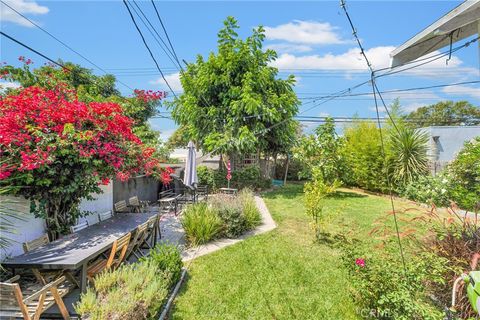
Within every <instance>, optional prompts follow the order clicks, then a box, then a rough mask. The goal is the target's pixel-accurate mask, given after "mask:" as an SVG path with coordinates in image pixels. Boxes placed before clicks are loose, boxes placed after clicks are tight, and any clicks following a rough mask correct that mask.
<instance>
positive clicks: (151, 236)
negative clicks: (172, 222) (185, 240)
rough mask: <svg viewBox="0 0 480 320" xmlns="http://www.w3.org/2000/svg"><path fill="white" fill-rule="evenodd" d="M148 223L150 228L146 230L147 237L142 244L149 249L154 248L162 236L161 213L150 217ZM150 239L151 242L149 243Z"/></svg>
mask: <svg viewBox="0 0 480 320" xmlns="http://www.w3.org/2000/svg"><path fill="white" fill-rule="evenodd" d="M146 223H147V224H148V228H147V231H146V238H145V240H144V241H143V243H142V245H143V244H145V245H146V246H147V248H148V249H152V248H153V247H154V246H155V245H156V244H157V238H161V237H162V234H161V233H160V215H159V214H156V215H154V216H152V217H150V218H148V220H147V222H146ZM149 240H150V242H151V243H149Z"/></svg>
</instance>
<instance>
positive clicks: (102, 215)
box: [98, 210, 113, 222]
mask: <svg viewBox="0 0 480 320" xmlns="http://www.w3.org/2000/svg"><path fill="white" fill-rule="evenodd" d="M111 217H113V211H112V210H108V211H105V212H102V213H99V214H98V221H100V222H101V221H105V220H107V219H110V218H111Z"/></svg>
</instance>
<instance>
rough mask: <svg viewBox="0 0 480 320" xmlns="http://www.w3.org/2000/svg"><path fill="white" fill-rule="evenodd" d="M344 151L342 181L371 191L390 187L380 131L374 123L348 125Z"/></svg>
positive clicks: (361, 122) (345, 133)
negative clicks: (344, 168)
mask: <svg viewBox="0 0 480 320" xmlns="http://www.w3.org/2000/svg"><path fill="white" fill-rule="evenodd" d="M344 139H345V143H344V147H343V148H342V150H341V152H342V154H343V157H344V158H345V165H346V167H347V169H346V170H345V172H344V175H343V177H342V181H343V182H344V183H345V184H347V185H350V186H357V187H360V188H364V189H366V190H370V191H380V192H385V191H387V190H388V183H387V182H388V181H387V172H386V168H385V165H384V164H385V162H384V159H383V155H382V145H381V140H380V132H379V130H378V128H377V127H376V125H375V123H373V122H368V121H358V122H355V123H354V124H353V125H352V126H350V127H347V128H345V131H344Z"/></svg>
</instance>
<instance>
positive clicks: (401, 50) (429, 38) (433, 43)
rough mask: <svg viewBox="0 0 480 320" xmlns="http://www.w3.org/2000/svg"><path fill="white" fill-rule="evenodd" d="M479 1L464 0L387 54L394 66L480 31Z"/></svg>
mask: <svg viewBox="0 0 480 320" xmlns="http://www.w3.org/2000/svg"><path fill="white" fill-rule="evenodd" d="M479 21H480V0H467V1H465V2H463V3H462V4H460V5H459V6H457V7H456V8H455V9H453V10H452V11H450V12H448V13H447V14H446V15H444V16H443V17H441V18H440V19H438V20H437V21H435V22H434V23H432V24H431V25H430V26H428V27H427V28H425V29H424V30H423V31H421V32H420V33H418V34H417V35H415V36H414V37H413V38H411V39H410V40H408V41H407V42H405V43H404V44H402V45H401V46H399V47H398V48H396V49H395V50H394V51H392V53H391V54H390V57H391V58H392V61H391V67H392V68H393V67H397V66H399V65H402V64H405V63H407V62H410V61H413V60H415V59H417V58H419V57H422V56H424V55H426V54H429V53H431V52H433V51H435V50H438V49H440V48H443V47H446V46H448V45H449V44H450V41H451V42H452V43H455V42H457V41H460V40H462V39H465V38H468V37H470V36H472V35H474V34H477V33H478V32H479V28H480V26H479V23H480V22H479Z"/></svg>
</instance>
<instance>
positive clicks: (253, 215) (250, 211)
mask: <svg viewBox="0 0 480 320" xmlns="http://www.w3.org/2000/svg"><path fill="white" fill-rule="evenodd" d="M238 200H239V201H240V204H241V206H242V211H243V215H244V217H245V224H246V227H247V229H248V230H250V229H253V228H255V227H256V226H258V225H259V224H260V223H261V221H262V216H261V215H260V211H259V210H258V208H257V204H256V203H255V198H254V196H253V192H252V191H251V190H250V189H243V190H242V191H240V193H239V194H238Z"/></svg>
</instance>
